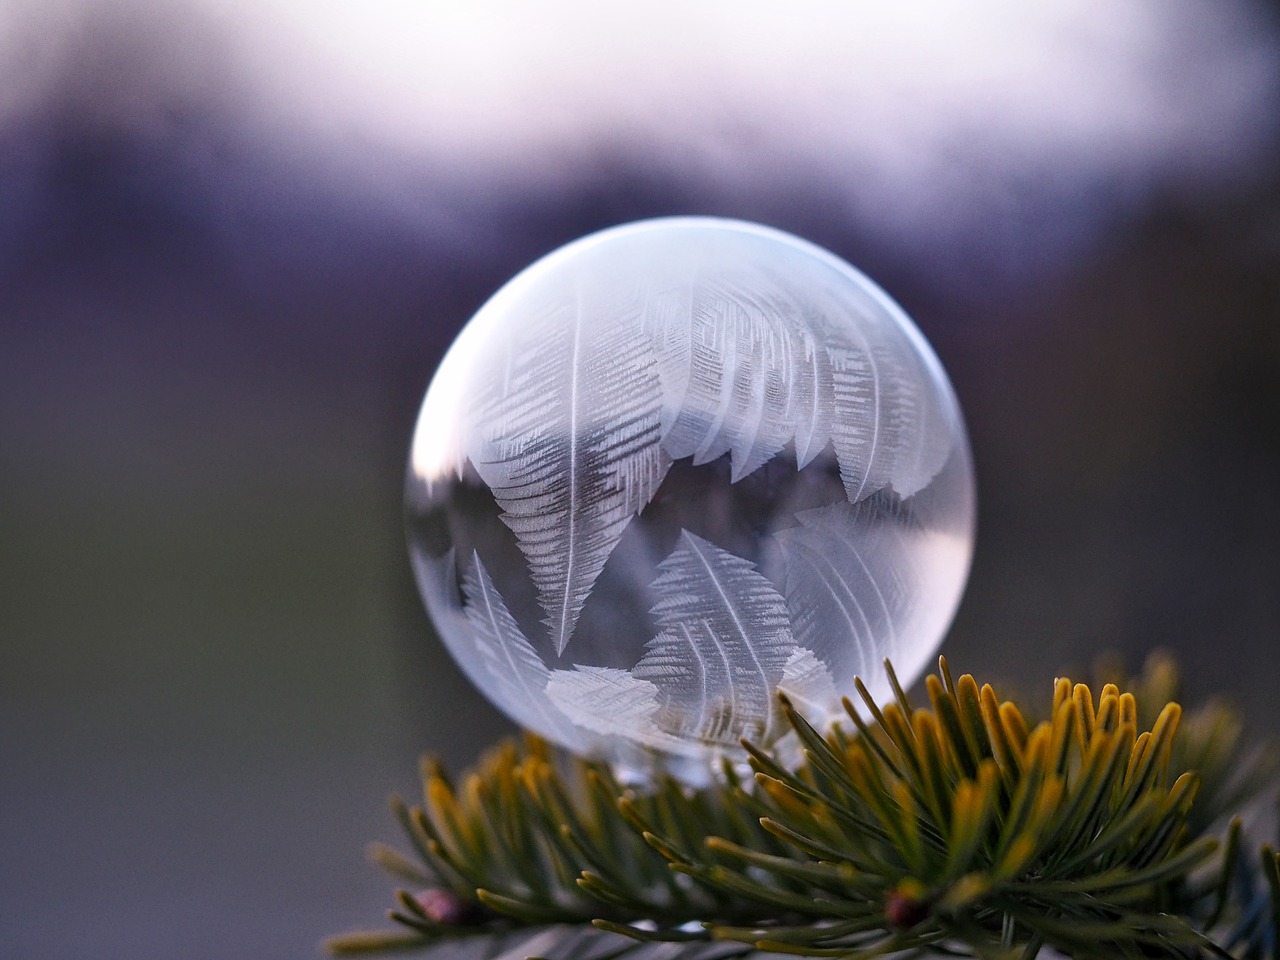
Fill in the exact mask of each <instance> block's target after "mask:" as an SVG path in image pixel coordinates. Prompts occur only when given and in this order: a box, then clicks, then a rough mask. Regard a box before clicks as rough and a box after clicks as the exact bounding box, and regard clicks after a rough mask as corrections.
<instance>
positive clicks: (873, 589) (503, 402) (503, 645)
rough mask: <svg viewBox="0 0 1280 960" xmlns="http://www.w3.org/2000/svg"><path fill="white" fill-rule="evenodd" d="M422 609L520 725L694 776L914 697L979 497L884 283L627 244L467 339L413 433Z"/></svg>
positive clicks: (626, 238) (584, 258) (741, 242)
mask: <svg viewBox="0 0 1280 960" xmlns="http://www.w3.org/2000/svg"><path fill="white" fill-rule="evenodd" d="M407 500H408V513H409V531H410V543H411V553H412V557H413V563H414V569H415V572H416V574H417V578H418V583H419V585H420V587H421V590H422V593H423V597H424V598H425V601H426V605H427V609H428V610H429V611H430V614H431V617H432V619H433V620H434V622H435V625H436V627H437V628H438V629H439V632H440V635H441V637H442V638H443V639H444V642H445V644H446V645H447V646H448V648H449V650H450V651H451V652H452V654H453V656H454V657H455V658H456V659H457V661H458V663H459V664H460V665H461V666H462V669H463V670H464V671H465V672H466V673H467V675H468V676H469V677H470V678H471V679H472V681H474V683H475V684H476V686H478V687H479V688H480V689H481V690H482V691H483V692H484V693H485V694H486V695H487V696H488V697H489V698H490V699H491V700H493V702H494V703H495V704H497V705H498V706H499V707H500V708H501V709H502V710H504V711H505V712H506V713H507V714H508V715H509V716H511V717H512V718H513V719H515V720H516V721H518V722H519V723H521V724H522V725H524V726H526V727H528V728H531V729H532V730H534V731H536V732H538V733H540V734H542V735H543V736H545V737H547V738H549V739H551V740H553V741H555V742H557V743H559V744H561V745H563V746H565V747H568V748H569V749H571V750H574V751H576V752H579V753H582V754H589V755H597V756H603V757H605V758H608V759H612V760H614V761H616V762H618V763H619V764H620V765H624V766H628V765H630V766H634V765H636V764H638V763H641V762H643V761H642V759H641V758H643V757H645V756H653V752H654V751H656V753H657V754H658V755H665V759H666V762H667V764H668V766H669V767H670V768H671V769H674V770H675V771H676V772H677V773H680V774H681V775H684V776H690V777H696V776H697V773H696V771H697V770H699V769H702V770H706V769H707V768H708V767H709V766H710V763H711V762H712V761H715V760H716V759H717V758H718V757H719V755H721V754H724V753H732V754H735V755H736V754H737V753H738V751H739V750H740V747H739V745H738V741H739V739H740V738H742V737H747V738H749V739H751V740H754V741H756V742H761V743H768V742H770V741H772V740H773V739H776V738H778V737H779V736H780V735H781V734H782V732H783V731H782V729H781V728H782V723H781V718H780V717H779V716H778V715H777V714H778V711H777V708H776V699H777V698H776V696H775V694H776V693H777V691H779V690H783V691H786V692H787V693H788V694H789V695H790V697H791V698H792V700H793V701H794V702H796V703H797V705H798V706H800V708H801V709H802V712H804V713H805V715H806V716H808V717H809V718H810V720H811V721H813V722H815V723H818V724H821V723H822V722H824V720H826V719H828V718H832V717H834V716H835V715H836V713H837V712H838V711H839V709H840V697H841V696H842V695H849V694H852V693H853V690H854V687H853V679H854V677H855V675H858V676H861V677H862V678H863V680H864V682H866V683H867V684H868V686H869V687H870V688H871V690H872V692H873V694H877V695H883V694H884V693H885V692H886V689H885V680H884V677H883V671H882V668H881V661H882V659H883V658H884V657H886V656H887V657H890V658H892V660H893V663H894V665H895V667H896V669H897V671H898V673H899V676H900V677H901V678H902V680H903V682H904V683H905V682H909V681H910V680H912V679H914V677H915V676H917V675H918V673H919V672H920V670H921V669H922V668H923V666H924V665H925V663H926V662H927V661H928V660H929V659H930V657H931V655H932V654H933V652H934V651H935V650H936V649H937V646H938V644H939V642H940V640H941V637H942V634H943V632H944V631H945V629H946V627H947V625H948V623H949V622H950V620H951V617H952V615H953V613H954V612H955V608H956V604H957V602H958V601H959V598H960V593H961V590H962V588H963V585H964V580H965V577H966V574H967V572H968V567H969V558H970V554H971V550H972V543H973V522H974V490H973V468H972V464H971V461H970V455H969V447H968V442H967V440H966V437H965V431H964V425H963V422H962V420H961V417H960V412H959V409H958V408H957V405H956V400H955V396H954V394H953V393H952V390H951V386H950V384H949V383H948V381H947V378H946V375H945V374H944V373H943V370H942V367H941V366H940V365H939V363H938V360H937V358H936V357H935V356H934V354H933V352H932V351H931V350H930V348H929V346H928V344H927V343H926V342H925V340H924V339H923V337H922V336H921V335H920V332H919V331H918V330H917V329H916V328H915V326H914V325H913V324H912V323H911V321H910V320H909V319H908V318H907V316H906V315H905V314H904V313H903V312H902V310H901V309H900V308H899V307H898V306H897V305H896V304H895V303H894V302H893V301H892V300H890V299H889V297H888V296H886V295H885V293H884V292H883V291H881V290H880V289H879V288H878V287H877V286H876V285H875V284H873V283H872V282H871V281H870V280H868V279H867V278H866V277H865V276H863V275H862V274H861V273H859V272H858V271H857V270H855V269H853V268H852V267H850V266H849V265H848V264H847V263H845V262H843V261H842V260H840V259H838V258H836V257H835V256H833V255H832V254H830V253H828V252H826V251H824V250H822V249H820V248H818V247H816V246H814V245H812V244H810V243H807V242H805V241H803V240H800V239H798V238H796V237H793V236H791V235H789V234H785V233H781V232H779V231H777V230H772V229H768V228H765V227H760V226H755V225H752V224H747V223H741V222H737V221H732V220H718V219H707V218H673V219H662V220H650V221H644V222H640V223H633V224H629V225H626V226H622V227H617V228H615V229H611V230H605V231H603V232H601V233H596V234H593V235H591V236H588V237H586V238H584V239H582V240H578V241H577V242H575V243H571V244H569V245H568V246H565V247H562V248H561V249H559V250H557V251H555V252H554V253H551V254H550V255H548V256H546V257H544V258H543V259H541V260H539V261H538V262H537V263H535V264H533V265H532V266H531V267H529V268H528V269H526V270H525V271H524V272H522V273H521V274H519V275H518V276H517V277H515V279H513V280H511V281H510V282H509V283H508V284H507V285H506V286H504V287H503V288H502V289H501V290H499V291H498V292H497V293H496V294H495V295H494V296H493V298H492V299H491V300H489V302H488V303H486V304H485V305H484V306H483V307H482V308H481V309H480V311H479V313H477V314H476V315H475V317H473V318H472V319H471V321H470V323H468V324H467V326H466V327H465V329H463V331H462V333H461V334H460V335H459V336H458V339H457V340H456V341H455V343H454V344H453V346H452V348H451V349H450V350H449V352H448V354H447V355H446V356H445V358H444V361H443V363H441V365H440V369H439V371H438V372H437V373H436V375H435V378H434V379H433V380H432V382H431V388H430V389H429V390H428V391H427V396H426V400H425V402H424V403H423V406H422V412H421V414H420V416H419V419H418V425H417V431H416V433H415V435H414V440H413V451H412V457H411V462H410V466H409V475H408V484H407Z"/></svg>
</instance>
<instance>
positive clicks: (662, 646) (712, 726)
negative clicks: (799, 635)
mask: <svg viewBox="0 0 1280 960" xmlns="http://www.w3.org/2000/svg"><path fill="white" fill-rule="evenodd" d="M659 569H660V570H661V571H662V573H661V574H660V575H659V576H658V578H657V580H655V581H654V589H655V590H656V591H657V593H658V596H659V600H658V602H657V603H656V604H655V605H654V608H653V613H654V615H655V617H656V618H657V621H658V625H659V626H660V627H661V628H662V632H660V633H659V634H658V636H656V637H655V638H654V639H653V640H651V641H649V643H648V644H646V646H645V654H644V656H643V657H642V658H641V659H640V662H639V663H638V664H637V665H636V668H635V675H636V676H637V677H639V678H641V679H643V680H649V681H652V682H653V683H655V684H657V686H658V687H659V688H660V689H661V692H662V698H663V704H664V706H665V707H666V710H665V711H664V713H663V722H664V723H665V724H666V725H668V727H669V729H671V730H672V732H673V733H678V734H680V735H682V736H686V737H693V738H695V739H698V740H702V741H705V742H713V743H729V744H732V743H736V742H737V740H738V739H739V738H741V737H753V736H754V737H758V736H760V735H761V734H762V733H763V732H764V730H765V728H766V726H767V724H768V717H769V709H770V704H771V702H772V700H773V694H774V691H775V690H776V689H777V686H778V683H779V682H780V681H781V680H782V677H783V673H784V671H785V670H786V666H787V663H788V661H789V660H790V658H791V655H792V654H793V653H794V652H795V641H794V640H793V639H792V637H791V629H790V625H789V624H788V621H787V609H786V604H785V601H784V600H783V599H782V597H781V596H780V595H779V594H778V592H777V591H776V590H775V589H774V588H773V585H772V584H770V583H769V581H768V580H766V579H765V578H764V577H762V576H760V574H759V573H757V572H756V571H755V567H754V565H753V564H751V563H750V562H748V561H746V560H744V559H742V558H741V557H737V556H734V555H733V554H731V553H729V552H728V551H727V550H722V549H721V548H719V547H717V546H716V545H715V544H713V543H709V542H708V541H706V540H703V539H702V538H701V537H697V536H695V535H693V534H691V533H689V532H688V531H687V530H686V531H684V532H683V533H682V534H681V535H680V542H679V544H678V546H677V547H676V549H675V550H674V551H672V553H671V555H670V556H669V557H668V558H667V559H666V560H664V561H663V562H662V563H661V564H659Z"/></svg>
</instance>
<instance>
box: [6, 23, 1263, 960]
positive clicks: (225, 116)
mask: <svg viewBox="0 0 1280 960" xmlns="http://www.w3.org/2000/svg"><path fill="white" fill-rule="evenodd" d="M1278 148H1280V8H1278V7H1277V5H1276V4H1275V3H1274V2H1273V3H1256V2H1247V0H1216V2H1209V0H1184V2H1182V3H1179V4H1167V3H1163V2H1160V0H1109V2H1100V0H1099V2H1087V0H1045V2H1041V3H1037V4H1022V3H1016V2H1012V0H1010V2H987V3H980V4H965V5H953V4H950V3H945V2H942V0H933V2H928V0H921V2H914V3H906V4H895V5H888V4H875V5H872V4H865V5H863V4H856V3H835V2H819V0H802V2H792V3H788V4H785V5H783V4H780V3H777V4H775V3H763V2H738V3H729V2H727V0H725V2H707V3H703V4H699V5H686V4H682V3H677V2H674V0H650V2H649V3H647V4H645V5H643V6H627V7H623V6H620V5H619V6H615V5H609V4H589V3H585V2H583V3H575V2H569V0H555V2H545V3H541V4H525V3H518V2H514V0H506V2H494V3H490V4H486V5H479V4H477V5H463V4H456V5H454V4H445V3H428V2H425V0H421V2H409V0H399V2H397V0H370V2H365V3H360V4H353V3H344V2H339V0H313V2H311V3H308V4H305V5H304V4H296V3H290V2H287V0H264V2H258V3H249V2H248V0H151V2H141V0H139V2H125V0H102V2H96V3H90V2H88V0H83V2H80V0H42V2H36V0H3V2H0V955H2V956H5V957H15V958H70V957H100V958H114V957H122V958H123V957H129V958H152V957H154V958H161V957H166V958H167V957H174V956H181V957H186V958H206V957H208V958H214V957H225V956H261V957H311V956H316V955H317V951H318V947H317V944H318V942H319V940H320V939H321V938H322V937H323V936H325V935H327V934H329V933H333V932H338V931H342V930H346V929H350V928H352V927H367V926H377V925H379V923H380V922H381V916H382V911H383V909H384V908H385V906H386V905H387V904H388V903H389V891H390V889H391V886H392V885H391V883H390V881H388V880H386V879H384V878H383V877H382V876H381V875H380V874H379V873H378V872H377V871H376V870H375V869H374V868H372V867H370V866H367V865H366V864H365V863H364V860H363V847H364V844H365V843H366V841H368V840H372V839H387V840H394V839H396V829H395V827H394V825H393V823H392V820H391V817H390V816H389V815H388V814H387V813H386V812H385V811H386V805H385V800H386V796H387V795H388V793H390V792H391V791H393V790H398V791H401V792H403V793H406V794H410V795H411V794H412V793H413V791H414V788H415V780H414V771H415V759H416V757H417V755H418V754H419V752H421V751H424V750H431V751H435V752H438V753H439V754H441V755H443V756H444V757H445V758H446V759H447V760H448V761H449V762H451V763H453V764H455V765H462V764H465V763H467V762H468V761H469V760H470V759H471V758H472V757H473V756H474V755H475V753H476V751H477V750H479V749H480V748H481V747H482V746H484V745H485V744H487V743H489V742H491V741H492V740H494V739H495V738H497V737H498V736H500V735H502V734H503V733H504V732H506V731H507V730H508V729H509V728H508V726H507V724H506V722H505V721H504V720H503V719H502V718H501V717H500V715H499V714H498V713H497V712H496V711H495V710H494V709H493V708H492V707H490V706H489V705H488V704H487V703H485V702H484V701H483V700H482V699H480V698H479V697H478V696H477V694H475V692H474V691H472V690H471V689H470V688H469V686H468V685H467V683H466V682H465V681H464V680H463V679H462V677H461V675H460V674H459V673H458V672H457V670H456V669H455V668H454V667H453V665H452V664H451V662H450V661H449V660H448V658H447V657H446V656H445V654H444V653H443V650H442V648H441V647H440V646H439V645H438V644H437V642H436V640H435V639H434V638H433V636H432V633H431V629H430V627H429V625H428V623H427V620H426V617H425V615H424V613H423V612H422V609H421V607H420V604H419V601H418V598H417V596H416V593H415V590H414V587H413V584H412V580H411V574H410V570H409V565H408V562H407V558H406V554H405V550H404V546H403V534H402V526H401V503H400V500H401V484H402V475H403V469H404V464H405V461H406V457H407V452H408V443H409V436H410V433H411V430H412V426H413V422H414V419H415V417H416V414H417V409H418V405H419V403H420V402H421V398H422V394H423V392H424V391H425V389H426V385H427V382H428V380H429V378H430V376H431V373H432V370H433V368H434V365H435V364H436V362H437V361H438V359H439V357H440V356H441V354H442V352H443V350H444V349H445V347H446V346H447V344H448V343H449V341H450V339H451V338H452V337H453V335H454V333H455V332H456V331H457V330H458V329H459V327H460V326H461V325H462V324H463V323H464V322H465V321H466V319H467V318H468V317H469V316H470V315H471V313H472V312H473V311H474V310H475V309H476V308H477V307H478V306H479V305H480V304H481V303H482V302H483V301H484V300H485V299H486V298H487V297H488V295H489V294H490V293H492V292H493V291H494V290H495V289H496V288H497V287H498V286H499V285H500V284H501V283H502V282H503V281H504V280H506V279H507V278H508V277H509V276H511V275H512V274H513V273H514V272H516V271H517V270H518V269H520V268H521V267H523V266H524V265H526V264H527V263H529V262H530V261H531V260H533V259H534V258H536V257H537V256H539V255H540V254H542V253H544V252H547V251H548V250H550V249H552V248H553V247H555V246H558V245H559V244H561V243H563V242H565V241H568V240H571V239H573V238H575V237H577V236H579V235H581V234H583V233H586V232H588V231H591V230H595V229H597V228H601V227H605V226H608V225H611V224H616V223H620V222H624V221H627V220H631V219H635V218H639V217H648V216H654V215H661V214H676V213H703V214H718V215H725V216H733V217H742V218H747V219H751V220H758V221H761V222H764V223H768V224H771V225H774V226H777V227H780V228H783V229H785V230H790V231H793V232H795V233H798V234H800V235H802V236H804V237H807V238H809V239H811V240H814V241H816V242H818V243H820V244H823V245H825V246H828V247H829V248H831V249H832V250H834V251H835V252H836V253H838V254H840V255H841V256H843V257H845V258H846V259H848V260H849V261H851V262H852V263H854V264H856V265H857V266H859V267H861V268H862V269H863V270H864V271H866V272H867V273H869V274H870V275H871V276H872V277H874V278H875V279H876V280H877V281H878V282H879V283H880V284H881V285H883V286H884V287H885V288H886V289H887V290H888V291H889V292H890V293H891V294H892V295H893V296H895V297H896V298H897V299H898V300H899V301H900V302H901V303H902V304H903V305H904V306H905V308H906V309H907V311H908V312H909V313H911V314H912V315H913V316H914V317H915V318H916V320H917V322H918V323H919V325H920V327H921V328H922V329H923V331H924V332H925V334H926V336H927V337H928V338H929V339H930V340H931V341H932V343H933V344H934V346H935V348H936V350H937V352H938V353H939V355H940V356H941V358H942V360H943V363H944V364H945V365H946V367H947V368H948V370H949V371H950V374H951V377H952V379H953V381H954V384H955V387H956V390H957V392H958V394H959V396H960V400H961V403H962V405H963V407H964V409H965V411H966V416H967V419H968V424H969V429H970V432H971V437H972V442H973V448H974V452H975V457H976V462H977V468H978V479H979V499H980V517H979V538H978V546H977V554H976V560H975V563H974V568H973V575H972V578H971V581H970V586H969V589H968V593H967V595H966V598H965V600H964V602H963V605H962V607H961V609H960V612H959V615H958V617H957V619H956V622H955V627H954V630H953V632H952V635H951V637H950V638H949V639H948V640H947V642H946V644H945V646H944V648H943V649H944V651H945V652H946V653H947V655H948V656H949V658H950V659H951V661H952V663H953V665H954V666H956V667H958V668H959V669H961V670H964V671H973V672H975V673H979V674H980V675H982V676H984V677H995V678H998V677H1006V678H1009V679H1011V680H1013V681H1016V682H1019V683H1022V684H1024V685H1026V686H1027V687H1030V688H1032V689H1034V690H1035V691H1037V692H1039V693H1043V694H1047V692H1048V690H1049V687H1048V684H1049V682H1050V680H1051V679H1052V678H1053V676H1054V675H1055V674H1056V673H1057V672H1059V671H1061V670H1063V669H1068V668H1073V667H1080V666H1087V665H1088V664H1089V663H1090V662H1091V661H1092V659H1093V658H1094V657H1095V656H1096V655H1097V654H1098V652H1099V651H1102V650H1104V649H1114V650H1118V651H1120V652H1121V653H1122V654H1123V655H1124V656H1125V657H1126V658H1127V659H1128V660H1129V662H1130V663H1131V664H1132V665H1135V666H1136V665H1137V664H1138V663H1140V662H1141V659H1142V658H1143V657H1144V655H1145V654H1146V652H1147V651H1149V650H1150V649H1151V648H1153V647H1155V646H1163V647H1167V648H1172V649H1173V650H1175V651H1176V652H1177V653H1178V655H1179V656H1180V658H1181V660H1182V663H1183V665H1184V667H1185V669H1186V673H1187V680H1188V685H1189V688H1190V691H1189V692H1190V695H1191V696H1192V697H1194V696H1197V695H1203V694H1206V693H1209V692H1213V691H1222V692H1225V693H1226V694H1228V695H1230V696H1231V697H1233V698H1234V699H1236V700H1237V701H1238V702H1239V703H1240V704H1242V706H1243V707H1244V709H1245V710H1246V712H1247V714H1248V716H1249V719H1250V721H1251V722H1252V723H1253V725H1254V726H1255V728H1256V729H1258V730H1260V731H1269V732H1271V733H1276V732H1280V717H1278V716H1277V712H1276V709H1275V700H1274V697H1275V690H1276V688H1277V681H1280V667H1278V666H1277V663H1278V658H1277V656H1276V654H1277V650H1278V648H1280V630H1278V626H1277V625H1278V624H1280V149H1278Z"/></svg>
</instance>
